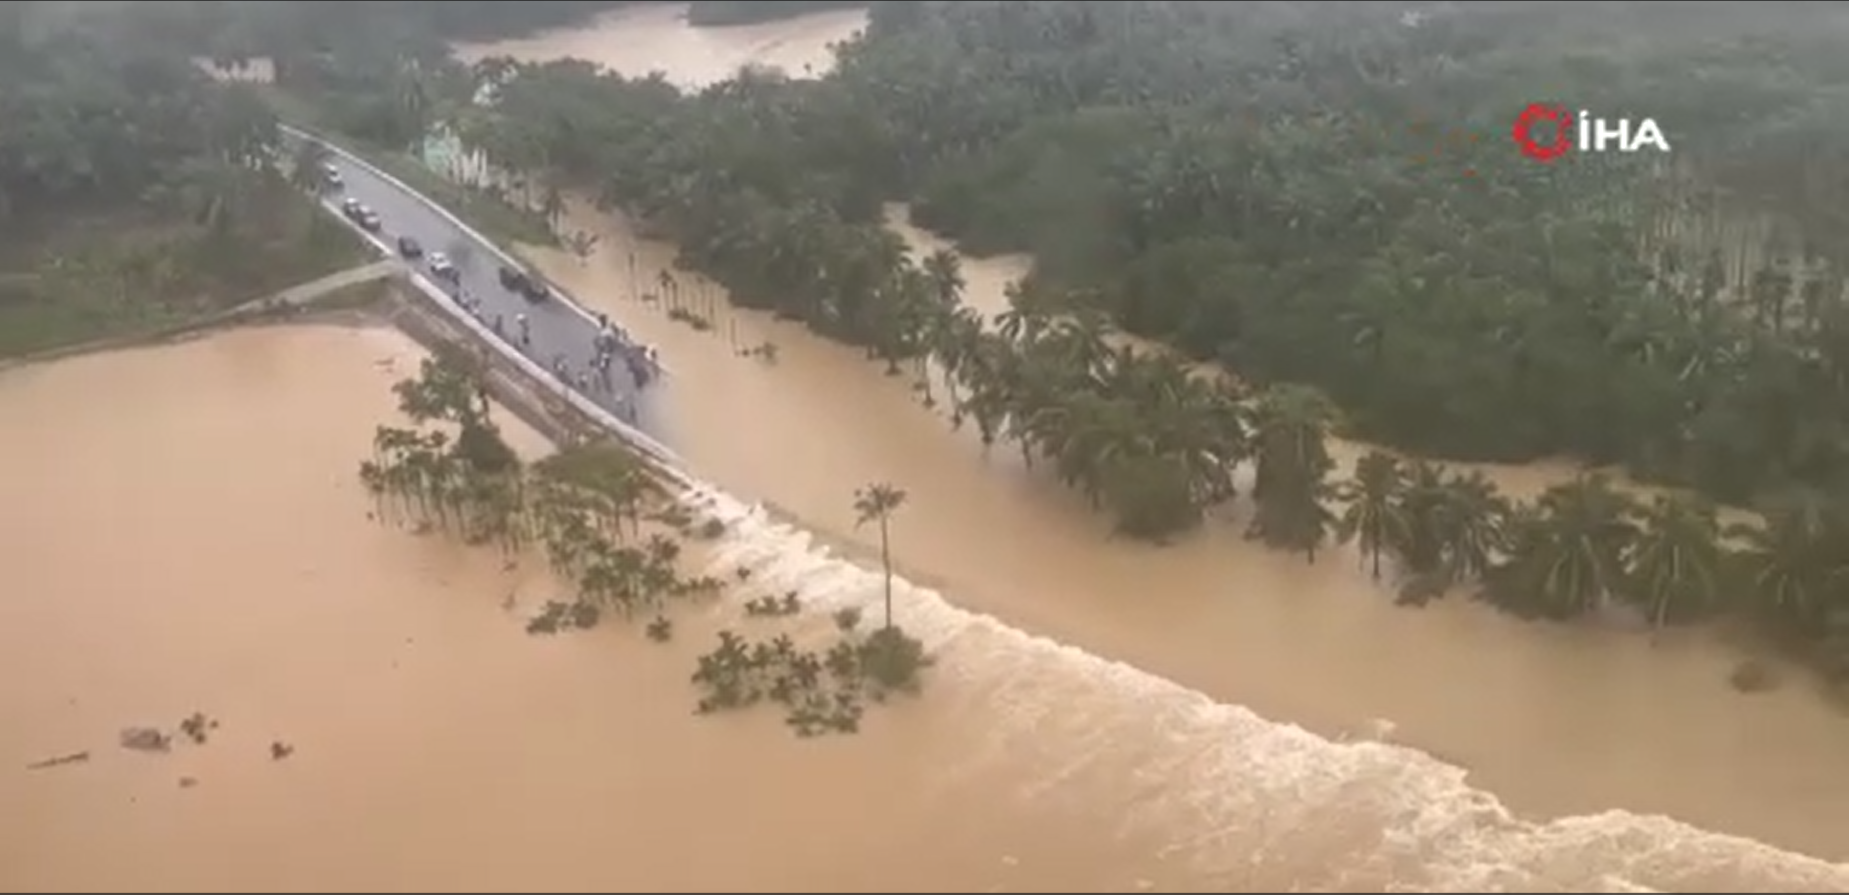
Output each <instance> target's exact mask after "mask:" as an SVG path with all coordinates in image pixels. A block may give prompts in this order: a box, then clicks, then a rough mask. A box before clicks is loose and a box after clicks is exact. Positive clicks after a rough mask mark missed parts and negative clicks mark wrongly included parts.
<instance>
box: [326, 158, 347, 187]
mask: <svg viewBox="0 0 1849 895" xmlns="http://www.w3.org/2000/svg"><path fill="white" fill-rule="evenodd" d="M321 179H322V180H325V181H327V185H328V186H340V185H341V184H343V183H345V182H346V180H345V179H343V178H342V177H341V176H340V168H339V167H338V166H336V165H335V164H334V163H333V162H322V163H321Z"/></svg>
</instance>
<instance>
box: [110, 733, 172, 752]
mask: <svg viewBox="0 0 1849 895" xmlns="http://www.w3.org/2000/svg"><path fill="white" fill-rule="evenodd" d="M121 742H122V748H124V749H133V750H135V751H136V752H166V751H167V750H169V749H171V748H173V738H172V737H170V736H168V735H167V734H165V733H163V732H161V731H159V730H157V729H155V728H152V727H124V728H122V736H121Z"/></svg>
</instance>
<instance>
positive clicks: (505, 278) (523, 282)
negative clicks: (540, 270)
mask: <svg viewBox="0 0 1849 895" xmlns="http://www.w3.org/2000/svg"><path fill="white" fill-rule="evenodd" d="M501 286H502V287H503V288H505V289H507V290H508V291H510V292H515V293H519V295H520V296H521V297H523V298H525V299H526V300H527V301H532V302H540V301H545V300H546V299H548V298H551V297H552V290H551V288H549V287H548V286H546V281H544V280H542V279H540V278H539V277H537V276H534V275H533V274H530V273H527V272H526V271H524V270H519V269H517V268H513V267H508V266H506V265H502V267H501Z"/></svg>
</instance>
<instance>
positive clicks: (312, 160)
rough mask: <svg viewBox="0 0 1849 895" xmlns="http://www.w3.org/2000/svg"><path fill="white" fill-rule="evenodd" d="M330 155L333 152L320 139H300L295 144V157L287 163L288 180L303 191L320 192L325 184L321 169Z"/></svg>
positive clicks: (325, 178)
mask: <svg viewBox="0 0 1849 895" xmlns="http://www.w3.org/2000/svg"><path fill="white" fill-rule="evenodd" d="M332 157H333V152H332V151H330V150H329V149H328V148H327V144H325V143H323V142H321V141H320V140H315V139H312V138H311V139H304V140H302V141H301V142H300V143H298V144H296V147H295V157H294V160H293V161H292V162H291V163H290V165H289V182H290V183H291V184H293V185H294V186H295V188H296V189H299V190H301V191H302V192H304V193H319V192H321V190H322V188H323V187H325V186H326V185H327V176H326V175H325V174H323V173H322V169H323V168H324V167H326V165H327V162H328V159H330V158H332Z"/></svg>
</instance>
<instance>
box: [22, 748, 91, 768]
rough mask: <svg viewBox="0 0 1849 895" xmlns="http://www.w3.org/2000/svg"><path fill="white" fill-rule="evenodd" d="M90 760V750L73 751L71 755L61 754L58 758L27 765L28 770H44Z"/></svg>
mask: <svg viewBox="0 0 1849 895" xmlns="http://www.w3.org/2000/svg"><path fill="white" fill-rule="evenodd" d="M89 760H90V753H88V752H72V753H70V754H69V755H60V756H58V757H57V758H47V759H45V760H44V761H35V762H33V763H31V764H29V765H26V770H28V771H42V770H45V769H46V768H58V767H63V766H65V765H71V764H83V763H84V762H87V761H89Z"/></svg>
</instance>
